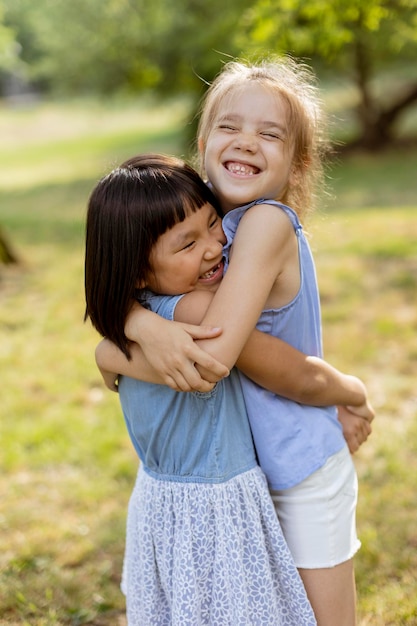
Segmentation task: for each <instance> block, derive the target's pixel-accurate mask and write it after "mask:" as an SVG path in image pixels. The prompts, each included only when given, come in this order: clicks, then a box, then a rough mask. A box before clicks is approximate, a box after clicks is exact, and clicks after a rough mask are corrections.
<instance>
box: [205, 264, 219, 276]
mask: <svg viewBox="0 0 417 626" xmlns="http://www.w3.org/2000/svg"><path fill="white" fill-rule="evenodd" d="M218 269H219V266H218V265H216V267H213V269H212V270H209V271H208V272H206V273H205V274H202V275H201V278H211V276H213V274H215V273H216V272H217V270H218Z"/></svg>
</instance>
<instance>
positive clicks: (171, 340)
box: [125, 312, 229, 391]
mask: <svg viewBox="0 0 417 626" xmlns="http://www.w3.org/2000/svg"><path fill="white" fill-rule="evenodd" d="M146 313H149V312H146ZM151 315H152V318H150V317H149V316H148V315H146V316H145V315H140V316H137V315H132V314H130V315H129V317H128V319H127V322H126V328H125V332H126V336H127V337H128V338H129V339H131V340H132V341H135V342H137V343H139V344H140V347H141V348H142V350H143V353H144V355H145V357H146V359H147V361H148V362H149V364H150V365H151V366H152V368H153V369H154V370H155V371H156V372H157V373H158V374H159V375H160V377H161V380H162V382H163V384H165V385H168V387H171V388H172V389H175V390H176V391H208V390H209V389H210V388H211V387H212V386H213V384H214V383H216V382H218V381H219V380H221V379H222V378H224V377H225V376H228V375H229V370H228V368H227V367H226V366H225V365H223V364H222V363H220V362H219V361H217V360H216V359H215V358H214V357H212V356H210V355H209V354H207V352H205V351H204V350H203V349H202V348H199V347H198V345H197V344H196V343H195V341H194V339H211V338H213V337H217V336H218V335H220V334H221V329H220V328H211V327H209V326H194V325H193V324H183V323H181V322H171V321H168V320H166V319H164V318H162V317H160V316H158V315H154V314H151ZM146 320H148V321H146ZM196 365H199V366H201V367H202V368H204V372H205V374H204V378H203V377H202V376H201V375H200V373H199V372H198V371H197V369H196Z"/></svg>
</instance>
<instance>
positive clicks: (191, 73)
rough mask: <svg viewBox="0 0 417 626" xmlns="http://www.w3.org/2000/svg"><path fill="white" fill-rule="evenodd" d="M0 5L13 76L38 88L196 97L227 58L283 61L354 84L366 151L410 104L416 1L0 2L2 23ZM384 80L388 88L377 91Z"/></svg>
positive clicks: (414, 91)
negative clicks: (281, 57) (275, 56)
mask: <svg viewBox="0 0 417 626" xmlns="http://www.w3.org/2000/svg"><path fill="white" fill-rule="evenodd" d="M1 2H3V6H4V20H3V25H4V26H5V27H7V29H8V30H7V32H8V33H9V35H8V36H10V33H13V34H14V38H15V43H16V46H15V52H16V50H17V51H18V52H19V54H18V59H16V58H15V62H17V61H18V62H19V64H20V65H19V67H20V70H19V71H20V72H23V71H25V72H26V75H27V78H29V79H30V80H31V81H32V82H34V83H36V84H37V85H38V87H40V88H41V89H43V90H45V91H52V90H54V91H61V92H64V93H67V94H68V93H69V94H71V93H75V94H79V93H81V92H86V91H89V92H92V93H98V94H104V95H108V94H112V93H114V92H117V91H131V92H138V91H143V90H147V89H152V90H158V91H159V92H160V93H163V94H178V93H182V94H183V93H188V94H192V95H193V96H194V98H195V97H196V96H199V95H202V93H203V91H204V81H210V80H211V79H212V78H213V76H214V75H215V74H216V73H217V72H218V71H219V69H220V67H221V63H222V62H223V61H224V60H227V58H228V57H235V56H247V55H248V54H249V53H252V52H264V51H266V50H267V51H275V52H277V53H289V54H292V55H294V56H296V57H301V58H307V59H309V60H310V61H311V64H312V65H313V66H314V67H315V69H316V70H318V71H321V70H322V69H323V68H324V69H326V68H327V70H330V71H332V72H333V73H335V72H338V73H339V74H340V75H346V76H349V77H350V78H351V80H352V81H353V83H354V84H355V85H356V88H357V93H358V94H359V97H358V105H357V108H356V118H357V120H358V127H359V131H358V136H357V138H356V141H355V143H356V144H357V145H362V146H365V147H368V148H372V149H374V148H379V147H381V146H383V145H386V144H387V143H389V142H390V141H392V140H393V138H394V137H395V132H396V126H397V122H398V120H399V119H400V118H401V116H402V115H403V114H404V112H405V111H406V110H407V109H409V107H411V106H412V105H413V104H415V103H416V102H417V79H416V75H415V71H414V73H412V72H411V75H410V76H407V69H408V68H409V67H411V68H412V67H413V64H414V66H415V59H416V57H417V0H367V1H366V2H364V0H308V2H307V1H306V0H280V1H279V2H277V0H229V1H228V2H226V3H225V2H224V0H210V2H203V0H176V2H175V3H174V2H172V1H171V0H153V1H152V2H149V1H148V0H88V2H86V1H85V0H71V2H68V0H37V1H36V2H33V0H0V24H1ZM1 40H2V31H1V29H0V46H1ZM0 49H1V48H0ZM0 68H1V56H0ZM384 72H386V73H387V75H388V74H389V76H390V80H392V75H393V73H395V74H396V76H397V80H398V84H396V85H395V88H393V87H392V85H391V86H389V88H388V89H386V88H385V89H384V88H383V89H382V90H381V89H380V85H381V84H382V83H381V80H380V79H381V77H383V75H384ZM0 78H1V77H0Z"/></svg>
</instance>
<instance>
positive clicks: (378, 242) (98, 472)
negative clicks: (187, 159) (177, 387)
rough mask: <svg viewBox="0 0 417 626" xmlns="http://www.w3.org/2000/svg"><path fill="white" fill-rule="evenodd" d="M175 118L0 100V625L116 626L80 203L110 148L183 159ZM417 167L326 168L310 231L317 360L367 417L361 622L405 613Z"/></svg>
mask: <svg viewBox="0 0 417 626" xmlns="http://www.w3.org/2000/svg"><path fill="white" fill-rule="evenodd" d="M184 119H185V108H184V103H170V104H169V105H167V106H159V107H158V106H155V105H153V106H152V107H151V108H149V106H146V105H145V104H143V103H142V104H141V103H123V104H122V105H121V104H118V105H116V104H112V105H107V106H100V105H98V104H97V103H89V106H88V107H86V106H85V105H83V103H75V104H71V106H69V105H68V106H65V105H59V106H58V105H37V106H34V107H33V108H30V109H20V110H13V111H10V110H7V109H5V108H3V109H1V108H0V134H1V135H2V142H1V144H0V225H1V226H3V227H5V228H6V232H7V234H8V236H9V239H10V240H11V242H12V243H13V245H14V247H15V250H16V252H17V253H18V254H19V256H20V257H21V260H22V263H21V265H20V266H19V267H7V268H4V267H0V277H1V278H0V363H1V371H2V392H1V403H0V411H1V421H0V446H1V454H0V467H1V474H0V496H1V497H0V529H1V532H0V568H1V570H0V572H1V573H0V576H1V581H0V589H1V592H0V623H1V624H15V625H18V624H19V625H30V626H52V625H54V626H55V625H59V624H63V625H64V624H65V625H67V624H71V625H78V624H95V625H97V626H98V625H100V624H102V625H112V626H117V625H118V624H123V619H124V600H123V596H122V595H121V593H120V591H119V582H120V575H121V565H122V557H123V548H124V522H125V514H126V506H127V501H128V498H129V494H130V491H131V488H132V485H133V481H134V478H135V473H136V469H137V461H136V457H135V455H134V453H133V451H132V448H131V445H130V442H129V440H128V437H127V435H126V431H125V427H124V424H123V420H122V417H121V413H120V410H119V406H118V401H117V397H116V396H115V395H113V394H111V393H110V392H107V391H105V390H104V388H103V386H102V384H101V380H100V377H99V375H98V373H97V371H96V369H95V365H94V361H93V351H94V346H95V343H96V341H97V336H96V334H95V332H94V331H93V330H92V329H91V327H90V326H89V325H88V324H84V323H83V313H84V311H83V234H84V230H83V229H84V214H85V205H86V200H87V196H88V193H89V192H90V190H91V188H92V186H93V184H94V181H95V180H96V179H97V178H98V177H100V176H101V175H102V174H103V173H104V172H105V171H107V170H108V169H109V168H110V167H113V165H115V164H117V163H118V162H120V161H121V160H122V159H124V158H125V157H127V156H130V155H132V154H133V153H135V152H140V151H148V150H155V151H165V152H170V153H177V154H178V153H180V154H182V153H183V147H182V144H181V142H180V140H181V132H180V131H181V129H182V128H183V127H184ZM3 137H4V141H3ZM416 172H417V154H416V152H415V151H414V152H413V151H411V150H410V151H409V152H407V153H405V154H398V155H397V154H384V155H381V156H380V158H379V159H377V158H375V157H374V158H371V157H365V156H361V157H357V158H356V159H354V160H349V161H347V162H339V163H337V164H336V165H335V167H334V168H333V169H332V171H331V175H332V178H333V189H334V192H335V196H336V198H335V199H334V200H332V201H329V203H328V206H327V210H326V211H325V212H322V211H320V212H319V213H318V214H317V215H316V216H315V217H314V219H313V221H312V223H311V225H310V231H311V233H312V239H311V241H312V245H313V248H314V251H315V255H316V260H317V266H318V273H319V279H320V284H321V291H322V302H323V319H324V334H325V349H326V356H327V358H328V360H329V361H330V362H332V363H333V364H334V365H336V366H338V367H340V368H341V369H343V370H345V371H350V372H353V373H357V374H358V375H360V376H361V377H362V378H363V379H364V380H365V381H366V383H367V384H368V387H369V390H370V395H371V398H372V401H373V403H374V405H375V407H376V410H377V420H376V422H375V427H374V433H373V435H372V438H371V439H370V440H369V441H368V443H367V444H366V445H365V446H363V448H362V449H361V450H360V452H359V453H358V454H357V456H356V463H357V468H358V472H359V476H360V489H361V493H360V503H359V510H358V527H359V534H360V537H361V539H362V544H363V547H362V550H361V551H360V552H359V554H358V557H357V559H356V563H357V565H356V568H357V579H358V595H359V612H360V624H361V626H365V625H373V626H382V625H388V624H390V625H396V626H398V625H403V624H404V625H405V624H407V625H408V624H410V625H411V624H417V583H416V580H417V530H416V523H415V516H416V513H415V512H416V510H417V489H416V487H415V486H416V484H417V454H416V452H417V451H416V448H417V424H416V414H417V393H416V390H415V381H416V379H417V307H416V292H417V203H416V200H415V198H416V191H417V184H416V178H415V173H416ZM335 626H337V625H335Z"/></svg>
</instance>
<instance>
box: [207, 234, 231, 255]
mask: <svg viewBox="0 0 417 626" xmlns="http://www.w3.org/2000/svg"><path fill="white" fill-rule="evenodd" d="M222 232H223V231H222ZM225 243H226V238H225V237H224V235H222V237H220V236H219V235H218V236H216V235H214V234H210V235H208V237H207V241H206V247H205V250H204V258H205V259H207V260H211V259H216V257H218V256H220V254H221V253H222V250H223V245H224V244H225Z"/></svg>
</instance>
